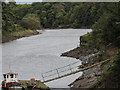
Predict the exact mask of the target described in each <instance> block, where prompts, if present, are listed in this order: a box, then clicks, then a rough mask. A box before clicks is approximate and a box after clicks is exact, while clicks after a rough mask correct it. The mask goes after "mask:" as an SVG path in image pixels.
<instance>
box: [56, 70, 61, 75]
mask: <svg viewBox="0 0 120 90" xmlns="http://www.w3.org/2000/svg"><path fill="white" fill-rule="evenodd" d="M56 71H57V74H58V77H59V76H60V75H59V72H58V69H56Z"/></svg>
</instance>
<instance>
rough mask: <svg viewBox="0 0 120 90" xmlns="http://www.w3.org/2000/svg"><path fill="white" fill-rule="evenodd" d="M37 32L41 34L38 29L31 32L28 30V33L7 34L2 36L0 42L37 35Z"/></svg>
mask: <svg viewBox="0 0 120 90" xmlns="http://www.w3.org/2000/svg"><path fill="white" fill-rule="evenodd" d="M37 34H41V33H40V32H38V31H33V32H29V33H24V34H19V35H18V34H17V35H16V34H8V35H5V36H2V43H5V42H9V41H13V40H16V39H19V38H22V37H29V36H33V35H37Z"/></svg>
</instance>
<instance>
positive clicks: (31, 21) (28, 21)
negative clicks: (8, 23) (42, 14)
mask: <svg viewBox="0 0 120 90" xmlns="http://www.w3.org/2000/svg"><path fill="white" fill-rule="evenodd" d="M21 26H22V27H24V28H26V29H32V30H36V29H40V28H41V24H40V19H39V18H38V16H37V15H35V14H28V15H26V16H25V17H23V19H22V21H21Z"/></svg>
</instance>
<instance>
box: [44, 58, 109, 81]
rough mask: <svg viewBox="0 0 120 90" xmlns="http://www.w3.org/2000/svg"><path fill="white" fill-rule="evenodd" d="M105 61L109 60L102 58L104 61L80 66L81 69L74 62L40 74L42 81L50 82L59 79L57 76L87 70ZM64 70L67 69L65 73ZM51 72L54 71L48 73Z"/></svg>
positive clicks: (60, 76)
mask: <svg viewBox="0 0 120 90" xmlns="http://www.w3.org/2000/svg"><path fill="white" fill-rule="evenodd" d="M107 61H110V60H104V61H101V62H99V63H95V64H93V65H90V66H87V67H84V68H81V69H78V66H76V65H75V64H78V62H75V63H72V64H69V65H67V66H64V67H61V68H57V69H55V70H51V71H48V72H46V73H43V74H42V77H43V83H46V82H50V81H53V80H56V79H59V78H63V77H66V76H69V75H72V74H75V73H78V72H81V71H84V70H87V69H89V68H92V67H94V66H97V65H99V64H102V63H105V62H107ZM79 65H80V64H79ZM73 66H74V67H73ZM66 67H68V68H67V69H65V70H63V71H60V70H61V69H62V68H66ZM65 71H67V73H65ZM51 72H54V73H52V74H50V75H48V74H49V73H51ZM63 72H64V73H63ZM61 73H63V74H61ZM45 74H47V76H45ZM48 77H51V78H48ZM46 78H48V79H46ZM45 79H46V80H45Z"/></svg>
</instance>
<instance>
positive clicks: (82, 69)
mask: <svg viewBox="0 0 120 90" xmlns="http://www.w3.org/2000/svg"><path fill="white" fill-rule="evenodd" d="M107 61H110V60H104V61H101V62H99V63H95V64H93V65H90V66H87V67H84V68H81V69H79V70H76V71H73V72H70V73H67V74H64V75H61V76H58V77H55V78H52V79H48V80H45V81H43V83H47V82H50V81H53V80H56V79H59V78H63V77H66V76H69V75H72V74H75V73H78V72H81V71H84V70H87V69H89V68H92V67H94V66H97V65H99V64H102V63H105V62H107Z"/></svg>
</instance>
